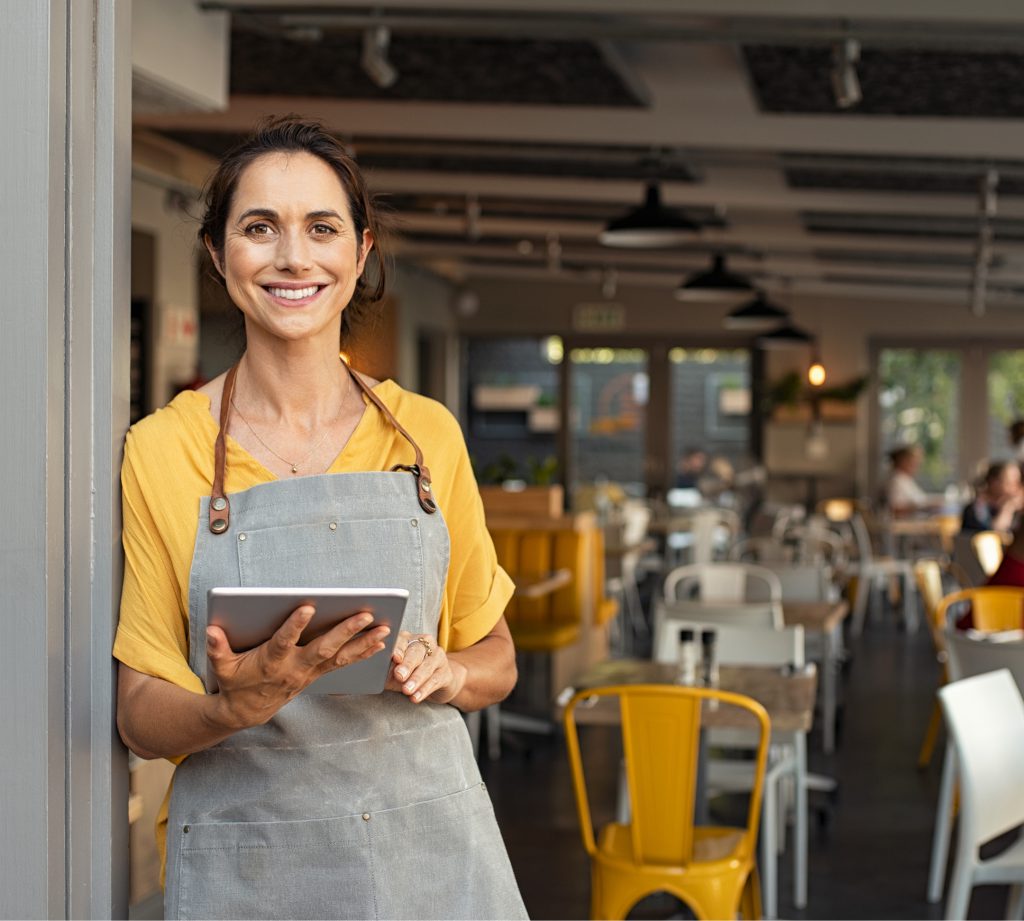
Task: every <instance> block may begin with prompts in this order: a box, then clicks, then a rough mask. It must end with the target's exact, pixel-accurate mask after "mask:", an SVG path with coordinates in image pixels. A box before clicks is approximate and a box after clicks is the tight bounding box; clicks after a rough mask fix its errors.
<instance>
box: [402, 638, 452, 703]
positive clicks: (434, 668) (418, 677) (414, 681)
mask: <svg viewBox="0 0 1024 921" xmlns="http://www.w3.org/2000/svg"><path fill="white" fill-rule="evenodd" d="M417 645H418V644H417ZM446 663H447V660H446V659H445V657H444V656H443V655H439V654H438V653H437V652H435V653H434V654H433V655H432V656H424V658H423V661H421V662H420V664H419V665H418V666H417V667H416V668H415V669H414V670H413V672H412V674H411V675H410V676H409V679H408V680H407V681H406V682H405V683H404V684H403V685H402V691H403V692H404V693H406V694H410V695H411V694H415V693H417V692H418V691H420V690H421V689H422V688H423V687H424V685H426V684H427V682H428V681H429V680H430V678H431V677H432V676H433V675H434V674H435V673H436V672H438V671H440V670H441V669H443V668H444V666H445V665H446Z"/></svg>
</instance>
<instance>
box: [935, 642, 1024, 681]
mask: <svg viewBox="0 0 1024 921" xmlns="http://www.w3.org/2000/svg"><path fill="white" fill-rule="evenodd" d="M946 652H947V656H948V658H947V664H948V667H949V680H950V681H960V680H961V679H963V678H971V677H973V676H974V675H984V674H985V673H986V672H996V671H999V669H1001V668H1005V669H1007V670H1008V671H1009V672H1010V674H1011V675H1013V679H1014V681H1016V682H1017V687H1019V688H1021V689H1022V690H1024V641H1022V640H1009V641H1001V640H997V639H986V637H985V635H984V634H977V633H975V634H974V635H972V633H970V632H967V631H963V630H947V631H946Z"/></svg>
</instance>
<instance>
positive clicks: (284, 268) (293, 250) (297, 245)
mask: <svg viewBox="0 0 1024 921" xmlns="http://www.w3.org/2000/svg"><path fill="white" fill-rule="evenodd" d="M309 245H310V243H309V240H307V239H306V235H305V234H303V233H291V232H288V233H282V234H281V236H280V238H279V239H278V242H277V249H276V250H275V252H274V268H275V269H277V270H278V271H281V272H292V273H295V274H300V273H302V272H304V271H306V270H308V269H310V268H312V265H313V259H312V256H311V254H310V249H309Z"/></svg>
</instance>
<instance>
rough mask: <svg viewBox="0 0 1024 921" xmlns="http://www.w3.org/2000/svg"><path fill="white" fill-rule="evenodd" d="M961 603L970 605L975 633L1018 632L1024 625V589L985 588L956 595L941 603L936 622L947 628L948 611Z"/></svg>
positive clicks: (985, 586)
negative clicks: (965, 602) (981, 631)
mask: <svg viewBox="0 0 1024 921" xmlns="http://www.w3.org/2000/svg"><path fill="white" fill-rule="evenodd" d="M962 601H969V602H970V603H971V619H972V620H973V621H974V629H975V630H985V631H989V632H995V631H998V630H1019V629H1020V628H1021V626H1022V625H1024V588H1016V587H1011V586H1004V585H983V586H981V587H980V588H965V589H963V590H962V591H959V592H953V593H952V594H951V595H946V597H945V598H943V599H942V601H940V602H939V606H938V608H937V609H936V611H935V622H936V623H937V624H941V625H942V628H943V629H945V627H946V621H947V612H948V611H949V608H950V607H951V606H952V605H954V604H957V603H959V602H962Z"/></svg>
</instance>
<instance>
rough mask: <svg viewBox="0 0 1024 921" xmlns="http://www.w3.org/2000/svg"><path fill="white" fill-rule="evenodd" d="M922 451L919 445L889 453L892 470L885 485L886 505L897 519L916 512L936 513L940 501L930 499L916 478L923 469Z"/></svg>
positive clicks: (908, 446)
mask: <svg viewBox="0 0 1024 921" xmlns="http://www.w3.org/2000/svg"><path fill="white" fill-rule="evenodd" d="M922 459H923V458H922V454H921V449H920V448H919V447H918V446H917V445H907V446H904V447H900V448H896V449H894V450H892V451H890V452H889V462H890V463H891V464H892V470H891V471H890V473H889V479H888V480H887V481H886V484H885V495H884V499H885V505H886V507H887V508H888V509H889V512H890V513H891V514H892V515H894V516H895V517H897V518H900V517H905V516H907V515H912V514H914V513H915V512H923V511H936V510H937V509H938V507H939V504H940V503H939V500H937V499H934V498H932V497H930V496H929V495H928V494H927V493H926V492H925V491H924V490H923V489H921V487H920V486H918V484H917V480H916V479H915V477H916V476H917V471H918V470H920V469H921V461H922Z"/></svg>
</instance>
